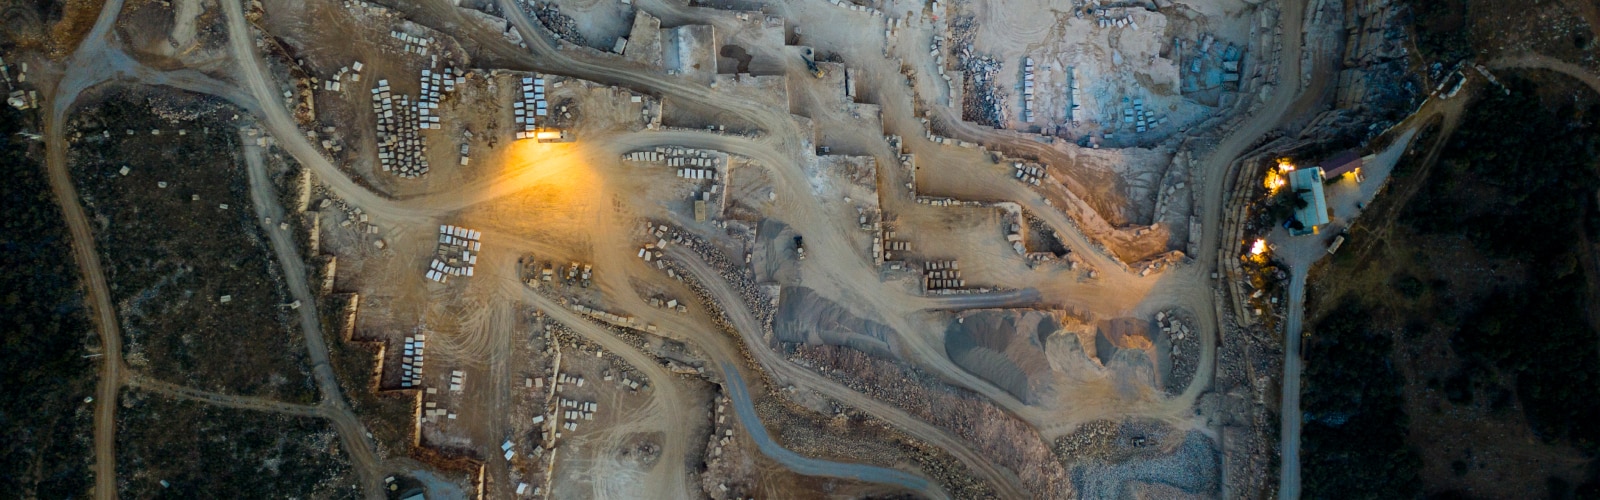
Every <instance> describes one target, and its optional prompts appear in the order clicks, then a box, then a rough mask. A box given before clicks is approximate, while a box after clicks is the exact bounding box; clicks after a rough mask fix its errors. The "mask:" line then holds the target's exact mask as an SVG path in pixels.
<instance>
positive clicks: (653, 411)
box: [514, 283, 698, 498]
mask: <svg viewBox="0 0 1600 500" xmlns="http://www.w3.org/2000/svg"><path fill="white" fill-rule="evenodd" d="M514 285H515V286H517V287H519V288H520V287H522V286H523V285H522V284H521V283H514ZM522 297H523V300H524V301H526V302H527V303H528V304H530V305H532V306H533V307H534V308H536V309H538V310H540V311H543V312H544V313H545V315H547V316H549V317H550V319H553V320H555V321H556V322H558V323H561V324H562V325H566V326H567V328H570V329H572V330H573V331H575V332H577V333H578V334H579V335H582V336H584V338H587V339H589V341H591V342H594V343H596V344H599V345H600V346H601V347H603V348H605V349H606V350H607V351H609V352H612V353H614V354H616V355H617V356H620V357H622V359H623V361H627V362H628V364H629V365H632V366H633V368H634V369H636V370H638V371H639V372H640V373H643V374H644V375H645V377H646V378H647V379H648V381H649V382H650V387H652V389H651V391H653V393H652V394H651V401H650V404H649V406H647V407H646V408H645V409H644V410H642V411H641V413H642V414H645V415H651V419H652V420H655V421H656V422H658V423H659V425H658V426H657V427H659V430H660V431H662V436H663V439H662V443H661V456H662V457H664V460H662V461H661V463H658V464H657V465H656V466H655V468H654V469H652V470H651V471H650V474H649V475H648V479H647V481H649V483H648V485H647V486H644V487H643V488H642V490H643V491H652V492H657V493H659V494H660V495H661V496H662V497H665V498H692V497H694V496H696V495H695V492H696V491H698V487H696V488H693V489H691V486H692V485H690V484H689V483H688V481H687V480H686V478H687V474H686V472H685V471H686V467H687V465H686V464H685V463H684V462H685V460H686V458H685V457H688V456H689V446H690V444H689V436H688V434H689V433H687V432H682V429H689V428H692V427H693V424H691V423H690V422H689V420H688V419H689V418H691V417H692V416H693V411H692V408H691V407H690V405H689V404H688V403H687V401H686V399H685V396H684V395H683V394H682V392H681V391H680V390H679V387H678V385H677V384H676V383H675V382H676V380H675V377H674V376H673V375H672V374H671V373H668V372H667V370H666V369H665V368H662V367H661V363H660V362H659V361H657V360H656V359H655V358H652V357H650V356H649V355H647V354H645V353H643V352H640V351H639V350H638V349H635V348H634V347H633V346H631V345H628V343H627V342H623V341H622V339H619V338H617V336H616V335H613V334H612V333H611V332H610V331H609V330H607V329H605V328H602V327H600V326H599V325H596V324H594V323H593V322H591V321H589V320H588V319H586V318H584V317H582V316H579V315H578V313H575V312H573V311H572V310H571V309H567V308H566V307H562V306H561V305H560V304H557V303H556V302H555V301H553V300H550V299H549V298H547V297H545V296H543V295H539V294H538V293H537V292H534V291H533V290H530V289H526V288H524V289H523V294H522ZM666 457H670V458H666Z"/></svg>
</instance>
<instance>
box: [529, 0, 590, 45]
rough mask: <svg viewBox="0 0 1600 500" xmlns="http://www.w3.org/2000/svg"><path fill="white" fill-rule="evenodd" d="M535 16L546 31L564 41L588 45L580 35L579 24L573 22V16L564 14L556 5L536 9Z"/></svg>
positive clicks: (548, 4) (545, 5) (551, 4)
mask: <svg viewBox="0 0 1600 500" xmlns="http://www.w3.org/2000/svg"><path fill="white" fill-rule="evenodd" d="M533 16H534V17H536V18H538V19H539V24H543V25H544V27H545V29H548V30H550V32H552V33H555V34H556V36H557V37H560V38H561V39H562V40H566V41H568V42H572V43H575V44H578V45H587V44H586V43H585V42H584V39H583V35H582V34H580V33H578V22H577V21H573V20H572V16H569V15H566V14H562V13H561V9H560V8H557V7H556V5H555V4H553V3H547V4H544V5H542V6H539V7H535V8H534V10H533Z"/></svg>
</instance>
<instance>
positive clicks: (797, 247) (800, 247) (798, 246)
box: [794, 236, 806, 260]
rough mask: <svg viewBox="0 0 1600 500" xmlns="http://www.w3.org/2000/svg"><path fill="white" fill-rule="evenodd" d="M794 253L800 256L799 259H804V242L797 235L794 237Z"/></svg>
mask: <svg viewBox="0 0 1600 500" xmlns="http://www.w3.org/2000/svg"><path fill="white" fill-rule="evenodd" d="M794 253H795V255H798V256H799V257H800V260H806V242H805V240H804V239H801V238H800V237H799V236H795V237H794Z"/></svg>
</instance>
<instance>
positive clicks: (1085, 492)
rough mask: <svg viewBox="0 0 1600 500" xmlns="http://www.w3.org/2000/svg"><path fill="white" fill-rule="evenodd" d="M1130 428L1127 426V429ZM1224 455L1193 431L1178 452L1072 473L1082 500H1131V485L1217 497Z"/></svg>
mask: <svg viewBox="0 0 1600 500" xmlns="http://www.w3.org/2000/svg"><path fill="white" fill-rule="evenodd" d="M1124 427H1126V426H1124ZM1221 460H1222V457H1221V454H1220V453H1218V452H1217V450H1216V449H1215V448H1212V447H1211V442H1210V440H1208V439H1207V438H1206V437H1205V436H1203V435H1201V434H1200V433H1199V432H1198V431H1190V432H1189V433H1188V434H1187V435H1186V436H1185V437H1184V440H1183V444H1182V445H1180V446H1179V447H1178V449H1177V451H1176V452H1173V453H1170V454H1165V455H1161V456H1158V457H1154V458H1150V459H1132V460H1126V461H1122V462H1115V463H1111V462H1102V461H1098V460H1093V461H1088V462H1086V463H1084V464H1083V465H1079V466H1077V467H1074V468H1073V469H1072V484H1073V486H1075V487H1076V488H1077V490H1078V493H1079V495H1080V498H1085V499H1094V498H1129V497H1132V496H1135V495H1132V494H1131V493H1130V492H1129V491H1128V490H1129V488H1130V487H1131V486H1133V485H1132V484H1130V483H1153V484H1163V485H1167V486H1171V487H1173V488H1177V489H1179V490H1182V491H1184V492H1185V493H1189V494H1193V495H1215V494H1216V493H1217V492H1218V487H1219V485H1220V478H1221V471H1220V464H1221Z"/></svg>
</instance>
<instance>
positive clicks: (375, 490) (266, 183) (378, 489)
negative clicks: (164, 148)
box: [224, 2, 384, 498]
mask: <svg viewBox="0 0 1600 500" xmlns="http://www.w3.org/2000/svg"><path fill="white" fill-rule="evenodd" d="M224 3H226V2H224ZM239 135H240V142H242V143H244V144H245V146H244V156H245V163H246V164H248V170H249V171H250V204H251V205H252V206H254V208H255V211H256V217H257V220H262V219H261V218H263V217H266V218H270V220H272V221H282V220H284V217H285V214H284V210H283V206H282V205H281V204H279V203H278V193H277V191H276V190H275V189H274V188H273V187H272V181H271V179H268V178H267V170H266V166H265V165H264V164H263V163H262V158H261V148H259V147H256V145H255V143H254V142H253V141H251V140H250V137H247V136H245V134H244V133H243V131H241V132H240V134H239ZM261 229H262V231H264V232H266V233H267V239H268V240H270V241H271V242H272V251H273V253H274V254H275V256H276V257H277V260H278V265H279V266H280V267H281V269H283V277H284V280H285V281H287V282H288V284H289V294H290V295H292V296H293V297H294V299H295V301H296V302H299V303H300V307H298V308H297V309H296V311H297V312H299V316H300V331H301V333H302V334H304V335H305V339H306V350H307V351H308V352H309V354H310V359H311V374H312V375H313V377H314V378H315V379H316V381H317V388H318V389H319V390H320V392H321V393H322V401H321V403H320V404H319V406H320V407H321V408H324V409H325V410H326V411H325V413H326V416H327V417H328V419H329V420H331V421H332V422H333V425H334V428H335V429H337V430H338V431H339V438H340V440H341V441H342V442H343V443H344V447H345V449H346V450H348V451H349V453H350V462H351V463H352V464H354V465H355V469H356V472H357V473H358V474H360V475H361V485H362V491H363V492H365V493H366V496H367V497H368V498H382V497H383V491H384V490H383V472H384V471H383V468H382V465H381V464H380V463H379V461H378V458H377V455H376V453H375V452H374V451H373V450H374V449H375V446H374V444H373V442H372V439H371V438H370V437H368V434H367V429H366V426H364V425H362V424H361V421H360V420H359V419H357V418H356V416H355V413H354V412H352V411H351V410H350V405H349V404H348V403H346V402H345V399H344V392H343V391H342V390H340V389H339V379H338V378H337V377H335V376H334V373H333V365H330V364H329V363H328V345H327V343H325V342H324V340H323V338H322V323H321V320H320V319H319V318H318V317H317V297H316V295H314V294H312V293H311V287H310V285H308V284H307V283H306V269H305V261H304V260H303V259H301V258H300V252H299V248H298V247H297V246H296V245H295V242H294V239H293V236H292V235H291V234H290V233H289V232H288V231H287V230H281V229H278V227H277V225H276V224H275V223H267V222H263V223H262V227H261Z"/></svg>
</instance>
